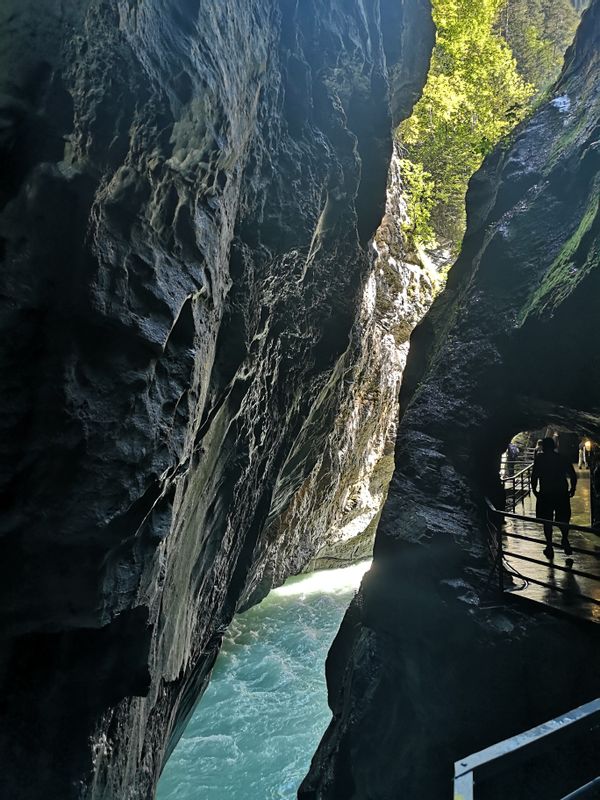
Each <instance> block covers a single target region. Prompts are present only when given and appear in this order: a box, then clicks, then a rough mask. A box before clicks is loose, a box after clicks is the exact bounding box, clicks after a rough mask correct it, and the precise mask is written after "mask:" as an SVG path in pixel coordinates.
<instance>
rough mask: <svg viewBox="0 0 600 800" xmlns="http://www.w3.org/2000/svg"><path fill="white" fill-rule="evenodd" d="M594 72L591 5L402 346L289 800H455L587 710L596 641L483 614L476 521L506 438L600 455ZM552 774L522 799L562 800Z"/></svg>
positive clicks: (475, 187) (518, 614) (475, 200)
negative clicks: (322, 710) (369, 509)
mask: <svg viewBox="0 0 600 800" xmlns="http://www.w3.org/2000/svg"><path fill="white" fill-rule="evenodd" d="M599 58H600V3H599V2H595V3H594V4H593V5H592V6H591V8H590V9H589V10H588V12H587V13H586V14H585V15H584V17H583V21H582V24H581V28H580V31H579V33H578V36H577V39H576V41H575V43H574V45H573V47H572V48H571V49H570V50H569V51H568V53H567V56H566V64H565V69H564V72H563V74H562V76H561V77H560V79H559V81H558V83H557V85H556V86H555V87H554V89H553V91H552V93H551V95H550V96H549V97H548V98H547V99H546V101H545V102H544V103H543V104H542V105H541V106H540V107H539V108H538V109H537V110H536V111H535V113H534V114H533V115H532V117H531V119H530V120H528V121H527V122H525V123H524V124H523V125H522V126H520V127H519V128H518V129H517V131H516V132H515V134H514V136H513V137H512V140H511V141H510V142H508V143H506V144H505V145H503V146H501V147H499V148H498V149H497V150H496V152H495V153H494V154H493V155H492V156H491V157H490V158H488V160H487V161H486V163H485V164H484V166H483V168H482V169H481V171H480V172H479V173H478V174H476V175H475V177H474V178H473V179H472V181H471V186H470V189H469V194H468V198H467V208H468V218H469V219H468V230H467V234H466V237H465V241H464V244H463V249H462V253H461V256H460V257H459V259H458V261H457V263H456V264H455V266H454V267H453V269H452V271H451V274H450V278H449V281H448V286H447V289H446V291H445V292H444V293H443V294H442V295H441V296H440V297H439V299H438V300H436V302H435V303H434V305H433V307H432V309H431V311H430V312H429V313H428V315H427V316H426V317H425V320H424V321H423V323H422V324H421V325H420V326H419V327H418V328H417V329H416V331H415V333H414V334H413V337H412V340H411V341H412V343H411V351H410V354H409V359H408V365H407V369H406V372H405V378H404V383H403V388H402V393H401V414H402V416H401V423H400V428H399V434H398V438H397V443H396V454H395V455H396V471H395V474H394V478H393V480H392V483H391V486H390V491H389V495H388V499H387V502H386V505H385V507H384V510H383V513H382V517H381V521H380V524H379V528H378V531H377V537H376V544H375V561H374V566H373V568H372V569H371V571H370V573H368V574H367V576H366V577H365V579H364V581H363V585H362V588H361V591H360V592H359V594H358V596H357V598H356V600H355V601H354V603H353V604H352V606H351V608H350V610H349V611H348V613H347V615H346V619H345V621H344V623H343V625H342V628H341V631H340V633H339V635H338V637H337V639H336V641H335V643H334V645H333V648H332V651H331V654H330V657H329V662H328V682H329V699H330V704H331V707H332V709H333V714H334V718H333V721H332V723H331V726H330V728H329V730H328V731H327V733H326V734H325V737H324V739H323V741H322V743H321V745H320V747H319V750H318V751H317V754H316V755H315V758H314V760H313V765H312V768H311V772H310V774H309V776H308V777H307V779H306V780H305V782H304V784H303V787H302V789H301V791H300V797H302V798H307V799H308V798H320V799H324V798H336V800H346V798H350V797H352V798H355V800H358V798H364V799H365V800H366V798H369V800H375V799H376V798H377V800H384V798H385V800H391V798H400V797H406V798H416V797H418V798H423V800H425V799H426V800H441V798H446V797H450V796H451V777H452V766H453V762H454V761H455V760H458V759H459V758H460V757H463V756H465V755H467V754H468V753H471V752H474V751H476V750H478V749H481V748H483V747H484V746H487V745H489V744H492V743H494V742H496V741H498V740H500V739H502V738H504V737H507V736H511V735H514V734H516V733H518V732H520V731H522V730H524V729H526V728H527V727H530V726H532V725H534V724H537V723H539V722H542V721H544V720H546V719H549V718H551V717H553V716H555V715H557V714H559V713H563V712H565V711H567V710H569V709H571V708H573V707H575V706H576V705H578V704H579V703H581V702H583V701H586V700H590V699H592V698H593V697H596V696H597V695H598V694H599V693H600V679H599V678H598V663H599V662H598V657H599V655H600V642H599V640H598V633H597V631H596V627H597V626H592V627H591V628H586V627H583V628H582V627H581V626H580V625H579V624H577V623H576V622H572V621H569V620H566V619H563V618H560V617H554V616H552V615H550V614H548V613H546V612H544V611H541V612H539V613H537V614H532V613H526V612H525V611H521V610H520V609H519V608H515V607H514V606H505V605H504V603H503V602H502V600H501V599H497V600H495V603H494V604H495V607H494V608H489V607H488V608H486V607H485V605H486V603H485V601H487V605H488V606H489V605H490V602H489V601H490V599H494V598H491V597H490V595H489V594H487V595H486V594H485V587H486V582H487V580H488V575H489V570H490V567H491V562H490V557H489V553H488V544H489V543H488V535H487V532H486V527H485V521H484V514H483V508H482V506H483V497H484V495H485V494H486V493H488V494H490V495H491V496H497V494H498V488H499V482H498V465H499V459H500V454H501V452H502V451H503V450H504V449H505V447H506V445H507V443H508V441H509V440H510V438H511V436H513V435H514V434H515V433H517V432H519V431H521V430H533V429H536V428H539V427H541V426H542V425H543V424H548V423H550V424H559V425H560V424H562V425H565V426H567V427H569V428H571V429H573V428H575V429H579V430H581V432H582V433H584V432H585V433H587V434H589V435H590V436H591V437H593V438H594V439H595V440H597V439H598V438H600V363H599V354H598V348H597V331H596V328H597V308H598V298H599V297H600V238H599V232H600V225H599V220H600V216H599V209H598V199H599V197H600V169H599V168H600V149H599V144H598V135H599V132H600V94H599V84H598V75H599V67H600V64H599ZM577 765H578V761H577V758H576V757H575V758H572V759H571V762H570V764H569V766H570V768H571V770H572V771H574V772H576V770H577ZM562 769H563V771H562V773H561V772H560V770H558V772H557V771H556V770H552V769H551V770H549V771H548V773H547V774H548V775H550V776H551V781H554V785H553V787H552V791H550V789H549V787H548V785H546V784H544V783H538V784H537V786H536V788H535V790H532V789H531V787H529V788H526V787H524V786H522V787H521V792H522V796H523V797H528V798H530V797H536V798H537V797H539V798H542V797H544V798H545V797H550V796H554V794H553V792H555V793H556V796H558V795H560V796H562V795H563V794H566V793H567V791H568V787H566V786H563V785H561V783H560V781H561V780H564V778H565V774H566V771H565V765H564V764H563V765H562ZM571 788H573V787H571ZM561 789H562V790H563V791H560V790H561ZM523 792H524V794H523ZM503 796H507V795H503ZM511 796H514V795H511ZM519 796H521V795H519Z"/></svg>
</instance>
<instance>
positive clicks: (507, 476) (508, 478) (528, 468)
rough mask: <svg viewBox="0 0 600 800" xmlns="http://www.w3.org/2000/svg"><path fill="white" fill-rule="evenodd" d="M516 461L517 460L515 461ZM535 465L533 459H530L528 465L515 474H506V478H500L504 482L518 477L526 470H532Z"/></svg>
mask: <svg viewBox="0 0 600 800" xmlns="http://www.w3.org/2000/svg"><path fill="white" fill-rule="evenodd" d="M515 463H516V462H515ZM532 467H533V461H528V462H527V466H526V467H524V468H523V469H521V470H519V472H515V474H514V475H505V476H504V478H500V480H501V481H502V482H503V483H504V481H512V480H513V478H518V477H520V476H521V475H523V474H524V473H525V472H527V471H528V470H530V469H531V468H532Z"/></svg>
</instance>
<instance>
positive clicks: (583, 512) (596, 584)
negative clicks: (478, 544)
mask: <svg viewBox="0 0 600 800" xmlns="http://www.w3.org/2000/svg"><path fill="white" fill-rule="evenodd" d="M578 477H579V482H578V484H577V493H576V495H575V497H574V498H573V501H572V509H573V517H572V522H573V523H575V524H579V525H589V524H590V491H589V473H588V472H584V471H581V472H579V473H578ZM516 513H517V514H523V515H524V516H535V498H534V497H533V495H530V496H528V497H526V498H525V499H524V501H523V502H522V503H521V504H519V505H517V508H516ZM504 530H505V532H506V533H515V534H520V535H521V536H531V537H533V538H536V539H540V540H543V539H544V533H543V530H542V526H541V525H536V524H535V523H533V522H526V521H524V520H517V519H507V520H506V523H505V526H504ZM569 541H570V542H571V545H572V546H573V547H574V548H578V547H579V548H583V549H586V550H591V551H592V552H593V553H595V555H586V554H583V553H577V552H574V553H573V555H572V556H570V557H569V558H567V557H566V556H565V554H564V552H563V551H562V550H561V549H560V547H559V545H560V531H559V530H558V528H554V561H553V562H550V561H547V559H546V557H545V556H544V554H543V552H542V551H543V548H544V544H543V543H540V544H538V543H535V542H527V541H523V540H522V539H516V538H513V537H507V536H503V546H504V549H505V550H509V551H511V552H512V553H515V554H517V555H523V556H525V557H526V558H533V559H537V560H540V561H542V562H544V563H543V564H535V563H531V562H530V561H523V560H521V559H518V558H515V557H514V556H510V555H506V556H505V565H506V566H507V567H508V568H509V570H510V571H512V572H514V573H516V574H515V575H514V576H513V578H512V583H511V585H509V586H507V587H506V591H507V592H508V593H509V594H510V595H511V596H513V597H515V598H517V597H518V598H522V599H526V600H529V601H530V602H534V603H540V604H543V605H545V606H550V607H551V608H553V609H555V610H557V611H560V612H561V613H564V614H568V615H570V616H573V617H577V618H579V619H584V620H587V621H589V622H595V623H600V536H595V535H594V534H591V533H590V534H587V533H582V532H579V531H571V532H570V534H569ZM546 562H547V563H546ZM557 566H558V567H564V568H565V570H566V571H562V570H560V569H557V568H556V567H557ZM573 570H578V571H581V572H585V573H588V574H589V575H597V576H598V581H595V580H593V579H592V578H591V577H587V576H586V577H584V576H580V575H575V574H573ZM520 576H522V577H520ZM505 578H506V573H505ZM536 581H539V582H541V583H547V584H549V585H550V587H553V588H549V587H547V586H540V585H539V584H538V583H536ZM561 589H562V590H563V591H560V590H561ZM565 591H566V592H568V593H565ZM575 593H578V594H581V595H584V596H585V597H577V596H574V594H575Z"/></svg>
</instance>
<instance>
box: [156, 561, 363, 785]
mask: <svg viewBox="0 0 600 800" xmlns="http://www.w3.org/2000/svg"><path fill="white" fill-rule="evenodd" d="M369 565H370V562H368V561H365V562H362V563H360V564H355V565H353V566H351V567H344V568H342V569H334V570H326V571H322V572H313V573H311V574H309V575H302V576H299V577H296V578H291V579H290V580H288V581H287V583H286V584H285V585H284V586H282V587H280V588H279V589H275V590H274V591H272V592H271V593H270V594H269V596H268V597H267V598H266V599H265V600H263V602H262V603H261V604H260V605H258V606H256V607H254V608H251V609H250V610H249V611H246V612H245V613H244V614H240V615H238V616H237V617H236V618H235V619H234V621H233V623H232V624H231V626H230V628H229V631H228V633H227V635H226V637H225V640H224V642H223V648H222V650H221V653H220V655H219V657H218V659H217V662H216V664H215V668H214V671H213V675H212V679H211V682H210V684H209V687H208V689H207V690H206V692H205V694H204V696H203V698H202V700H201V701H200V703H199V705H198V707H197V709H196V711H195V712H194V714H193V716H192V718H191V720H190V722H189V724H188V726H187V728H186V730H185V733H184V734H183V736H182V738H181V739H180V741H179V744H178V745H177V747H176V748H175V750H174V752H173V754H172V756H171V758H170V759H169V761H168V763H167V765H166V767H165V770H164V772H163V775H162V778H161V780H160V783H159V786H158V794H157V800H293V798H294V797H295V796H296V790H297V788H298V786H299V784H300V782H301V780H302V778H303V777H304V776H305V775H306V772H307V770H308V767H309V765H310V759H311V757H312V754H313V752H314V750H315V748H316V746H317V744H318V742H319V740H320V738H321V736H322V735H323V732H324V731H325V728H326V727H327V725H328V723H329V720H330V719H331V712H330V711H329V708H328V706H327V691H326V686H325V658H326V656H327V651H328V650H329V647H330V645H331V642H332V641H333V638H334V636H335V634H336V632H337V630H338V628H339V625H340V622H341V620H342V617H343V615H344V612H345V610H346V608H347V607H348V604H349V602H350V600H351V598H352V596H353V595H354V593H355V592H356V590H357V589H358V586H359V584H360V581H361V578H362V576H363V575H364V573H365V572H366V571H367V569H368V568H369Z"/></svg>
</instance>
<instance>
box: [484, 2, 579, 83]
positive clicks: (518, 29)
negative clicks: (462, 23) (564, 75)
mask: <svg viewBox="0 0 600 800" xmlns="http://www.w3.org/2000/svg"><path fill="white" fill-rule="evenodd" d="M578 23H579V14H578V13H577V11H576V10H575V8H574V7H573V4H572V3H571V1H570V0H507V2H506V3H505V4H504V6H503V7H502V9H501V10H500V15H499V18H498V23H497V27H498V30H499V32H500V33H501V35H502V36H503V37H504V39H506V41H507V43H508V45H509V47H510V49H511V50H512V53H513V55H514V57H515V59H516V62H517V69H518V70H519V73H520V75H521V76H522V77H523V78H524V80H526V81H527V82H528V83H530V84H532V85H533V86H534V88H535V95H536V96H537V95H539V94H541V93H542V92H543V91H544V90H545V89H546V88H547V87H548V85H549V84H550V83H553V82H554V81H555V80H556V78H557V77H558V74H559V72H560V70H561V67H562V63H563V57H564V53H565V50H566V49H567V47H568V46H569V44H570V43H571V42H572V40H573V37H574V35H575V31H576V29H577V25H578Z"/></svg>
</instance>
